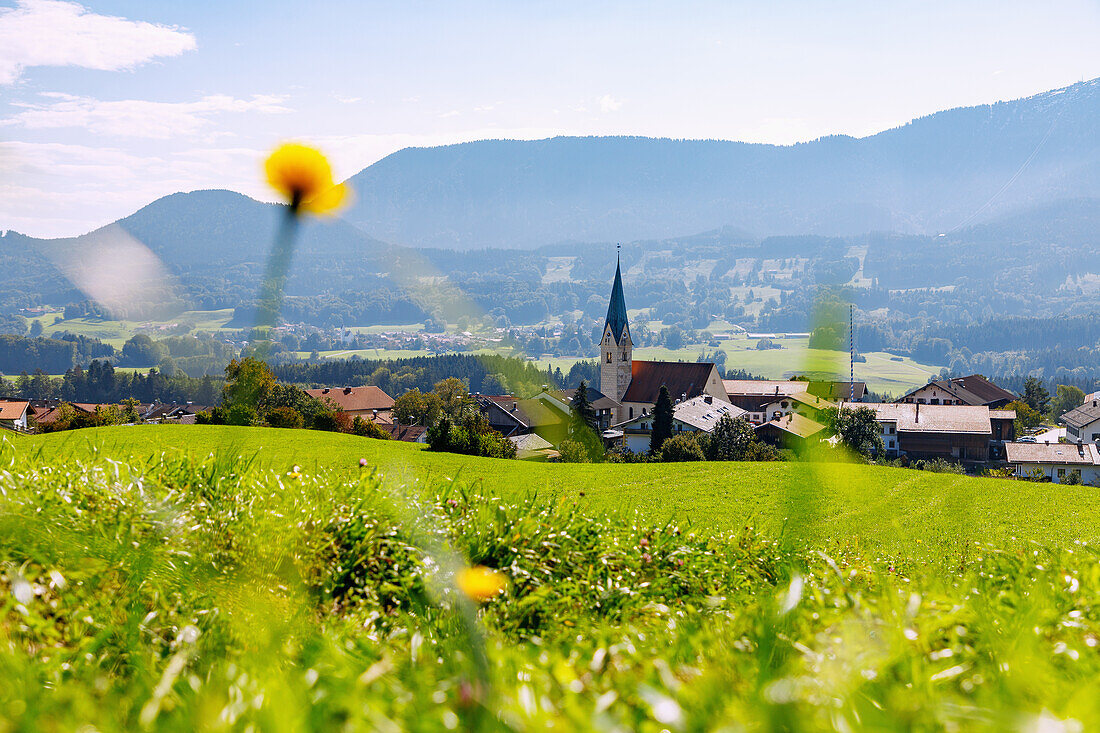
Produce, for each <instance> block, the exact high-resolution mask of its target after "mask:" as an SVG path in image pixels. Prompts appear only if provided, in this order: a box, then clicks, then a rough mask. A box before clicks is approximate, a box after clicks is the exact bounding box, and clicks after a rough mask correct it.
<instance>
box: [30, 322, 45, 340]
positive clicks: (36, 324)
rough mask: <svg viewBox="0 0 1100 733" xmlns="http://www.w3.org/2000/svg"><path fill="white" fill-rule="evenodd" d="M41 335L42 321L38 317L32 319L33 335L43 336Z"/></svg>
mask: <svg viewBox="0 0 1100 733" xmlns="http://www.w3.org/2000/svg"><path fill="white" fill-rule="evenodd" d="M41 335H42V321H40V320H38V319H37V318H36V319H35V320H33V321H31V337H32V338H34V337H36V336H41Z"/></svg>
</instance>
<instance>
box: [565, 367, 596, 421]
mask: <svg viewBox="0 0 1100 733" xmlns="http://www.w3.org/2000/svg"><path fill="white" fill-rule="evenodd" d="M569 408H570V411H571V412H572V414H573V419H574V420H575V421H576V422H577V423H578V424H579V425H586V426H588V428H589V429H590V430H593V431H595V430H596V428H597V427H599V423H598V422H597V420H596V410H595V409H594V408H593V407H592V402H591V401H590V400H589V399H588V382H586V381H585V380H583V379H582V380H581V383H580V385H578V387H577V391H576V392H574V393H573V399H572V401H570V403H569Z"/></svg>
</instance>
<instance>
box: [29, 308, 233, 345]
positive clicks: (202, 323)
mask: <svg viewBox="0 0 1100 733" xmlns="http://www.w3.org/2000/svg"><path fill="white" fill-rule="evenodd" d="M61 315H63V311H56V312H54V313H47V314H45V315H42V316H37V317H35V318H33V319H30V320H37V321H41V322H42V326H43V334H44V335H46V336H49V335H51V334H54V333H60V332H62V331H68V332H70V333H75V334H79V335H81V336H88V337H89V338H97V339H99V340H100V341H103V342H104V343H108V344H111V345H112V346H114V347H115V348H119V349H121V348H122V345H123V344H125V343H126V341H128V340H129V339H130V337H132V336H133V335H134V334H136V333H140V332H144V333H148V334H149V335H150V336H151V337H152V338H157V336H158V332H157V331H156V329H157V328H158V327H162V326H170V325H172V324H176V323H187V324H189V325H191V326H193V328H194V329H195V330H197V331H205V332H213V331H218V330H221V329H223V328H225V324H226V323H228V322H229V321H230V319H232V318H233V309H232V308H225V309H222V310H216V311H186V312H184V313H181V314H180V315H179V316H178V317H176V318H173V319H172V320H170V321H108V320H102V319H99V318H70V319H69V320H67V321H64V320H63V321H57V322H56V323H55V320H56V319H57V318H58V317H59V316H61Z"/></svg>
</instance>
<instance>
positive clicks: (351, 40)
mask: <svg viewBox="0 0 1100 733" xmlns="http://www.w3.org/2000/svg"><path fill="white" fill-rule="evenodd" d="M1098 37H1100V3H1097V2H1073V1H1070V2H1063V3H1058V4H1057V7H1053V8H1052V7H1043V6H1042V4H1038V3H1013V2H965V1H964V0H958V1H956V2H938V1H937V0H931V1H929V2H921V3H916V2H904V3H893V2H882V1H881V0H880V1H879V2H837V3H821V2H774V3H761V2H753V3H741V2H729V1H726V2H718V1H709V2H703V1H701V0H700V1H696V2H667V3H659V2H649V3H647V2H606V3H597V2H568V1H564V0H563V1H559V2H458V1H456V2H443V0H438V1H436V2H419V1H417V0H411V1H406V2H393V3H381V2H324V3H321V2H315V3H300V2H299V3H290V2H282V0H269V1H268V2H251V1H249V2H226V1H223V2H212V1H210V0H186V1H185V2H180V1H178V0H177V1H176V2H162V1H161V0H131V1H121V0H119V1H114V2H96V1H94V0H87V1H85V2H83V3H72V2H66V1H63V0H0V230H4V229H16V230H19V231H22V232H25V233H29V234H35V235H40V236H64V235H72V234H79V233H82V232H84V231H88V230H90V229H92V228H95V227H97V226H100V225H103V224H106V223H108V222H110V221H113V220H115V219H117V218H120V217H122V216H125V215H127V214H129V213H131V212H133V211H134V210H136V209H138V208H140V207H141V206H143V205H145V204H147V203H149V202H150V201H152V200H154V199H156V198H158V197H159V196H162V195H165V194H168V193H172V192H174V191H179V190H193V189H197V188H231V189H234V190H238V191H241V192H244V193H247V194H249V195H253V196H256V197H258V198H267V197H268V194H267V192H266V191H265V189H264V187H263V185H262V181H261V177H260V173H259V170H260V168H259V166H260V161H261V160H262V158H263V156H264V155H265V154H266V153H267V152H268V151H269V150H270V149H271V148H272V147H273V146H274V145H276V144H277V143H278V142H279V141H280V140H284V139H298V140H303V141H307V142H313V143H315V144H317V145H319V146H320V147H322V149H324V150H326V152H328V153H329V156H330V158H331V159H332V160H333V162H334V165H335V166H336V168H337V173H338V174H340V175H341V176H348V175H351V174H353V173H355V172H357V171H358V170H360V169H361V168H363V167H365V166H366V165H369V164H370V163H372V162H374V161H375V160H377V159H379V158H381V157H383V156H385V155H386V154H388V153H391V152H393V151H395V150H398V149H400V148H402V147H406V146H409V145H438V144H444V143H450V142H459V141H465V140H473V139H483V138H492V137H513V138H537V137H546V136H549V135H555V134H585V135H589V134H595V135H604V134H638V135H654V136H668V137H688V138H724V139H732V140H747V141H752V142H769V143H777V144H789V143H792V142H796V141H800V140H810V139H813V138H816V137H819V136H821V135H825V134H833V133H846V134H851V135H867V134H871V133H874V132H877V131H879V130H882V129H886V128H889V127H892V126H895V125H898V124H901V123H903V122H905V121H907V120H909V119H911V118H913V117H917V116H920V115H923V114H928V113H930V112H934V111H936V110H940V109H945V108H950V107H956V106H962V105H970V104H980V103H987V102H993V101H996V100H1000V99H1012V98H1017V97H1021V96H1027V95H1029V94H1034V93H1037V92H1040V91H1044V90H1047V89H1051V88H1056V87H1060V86H1065V85H1067V84H1071V83H1073V82H1076V81H1080V80H1082V79H1088V78H1093V77H1098V76H1100V54H1098V53H1096V51H1095V46H1096V38H1098Z"/></svg>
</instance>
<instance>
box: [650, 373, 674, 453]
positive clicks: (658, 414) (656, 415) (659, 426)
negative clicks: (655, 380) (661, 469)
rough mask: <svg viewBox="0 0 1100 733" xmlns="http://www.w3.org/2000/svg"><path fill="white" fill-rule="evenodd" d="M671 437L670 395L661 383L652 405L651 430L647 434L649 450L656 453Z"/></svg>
mask: <svg viewBox="0 0 1100 733" xmlns="http://www.w3.org/2000/svg"><path fill="white" fill-rule="evenodd" d="M671 437H672V397H671V395H669V393H668V387H666V386H665V385H663V384H662V385H661V392H660V394H658V395H657V404H656V405H654V407H653V432H652V433H650V436H649V452H650V454H652V455H657V453H658V452H659V451H660V450H661V446H662V445H664V442H665V441H666V440H668V439H669V438H671Z"/></svg>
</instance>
